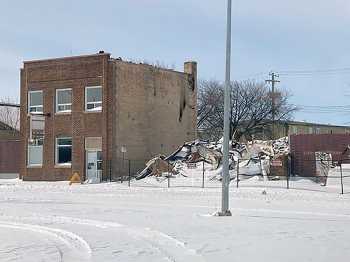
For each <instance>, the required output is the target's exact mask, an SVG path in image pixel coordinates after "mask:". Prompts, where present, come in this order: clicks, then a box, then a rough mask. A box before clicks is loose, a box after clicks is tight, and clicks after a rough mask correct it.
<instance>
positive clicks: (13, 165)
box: [0, 140, 23, 174]
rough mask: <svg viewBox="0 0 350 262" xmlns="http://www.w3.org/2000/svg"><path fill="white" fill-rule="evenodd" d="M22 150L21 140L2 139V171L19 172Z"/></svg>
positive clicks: (0, 166)
mask: <svg viewBox="0 0 350 262" xmlns="http://www.w3.org/2000/svg"><path fill="white" fill-rule="evenodd" d="M22 152H23V151H22V146H21V141H19V140H14V141H6V140H5V141H1V140H0V173H8V174H18V173H19V169H20V162H21V154H22Z"/></svg>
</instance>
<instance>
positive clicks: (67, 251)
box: [0, 221, 92, 262]
mask: <svg viewBox="0 0 350 262" xmlns="http://www.w3.org/2000/svg"><path fill="white" fill-rule="evenodd" d="M0 227H3V228H10V229H18V230H26V231H32V232H34V233H39V234H42V235H46V236H49V237H50V238H52V239H53V240H54V241H55V242H56V244H55V246H56V248H57V250H58V252H59V254H60V257H61V259H60V261H74V262H79V261H80V262H83V261H89V260H90V258H91V253H92V251H91V248H90V246H89V244H88V243H87V242H86V241H85V240H84V239H83V238H82V237H80V236H78V235H76V234H74V233H72V232H69V231H66V230H62V229H56V228H50V227H44V226H38V225H32V224H23V223H17V222H8V221H0ZM57 242H58V243H57Z"/></svg>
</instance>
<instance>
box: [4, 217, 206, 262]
mask: <svg viewBox="0 0 350 262" xmlns="http://www.w3.org/2000/svg"><path fill="white" fill-rule="evenodd" d="M6 218H7V219H21V220H28V221H35V222H38V221H41V222H44V223H61V224H62V223H66V224H76V225H83V226H90V227H96V228H101V229H109V228H118V229H121V230H124V231H125V232H126V234H128V235H130V236H131V237H133V238H136V239H139V240H142V241H145V242H146V243H148V244H150V245H151V247H152V248H154V249H156V250H158V251H159V252H161V253H162V254H163V255H164V256H165V258H166V259H167V260H168V261H174V262H175V261H176V262H181V261H191V262H204V261H205V260H204V258H203V257H202V256H201V255H199V254H198V253H197V252H196V250H194V249H189V248H187V247H186V244H185V243H183V242H181V241H179V240H177V239H175V238H173V237H171V236H169V235H167V234H165V233H163V232H160V231H157V230H152V229H150V228H137V227H130V226H127V225H123V224H119V223H116V222H108V221H99V220H91V219H80V218H74V217H65V216H46V217H44V216H31V217H17V218H15V217H8V216H6Z"/></svg>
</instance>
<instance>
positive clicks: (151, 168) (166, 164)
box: [136, 137, 289, 180]
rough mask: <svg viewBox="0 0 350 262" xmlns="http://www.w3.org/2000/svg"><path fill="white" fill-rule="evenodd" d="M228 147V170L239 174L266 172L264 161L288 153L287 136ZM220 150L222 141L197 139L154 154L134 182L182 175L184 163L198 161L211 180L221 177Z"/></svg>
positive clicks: (234, 142)
mask: <svg viewBox="0 0 350 262" xmlns="http://www.w3.org/2000/svg"><path fill="white" fill-rule="evenodd" d="M230 145H231V147H230V151H229V152H230V170H233V171H237V169H239V174H246V175H250V176H253V175H259V174H263V173H267V172H268V170H269V168H268V165H269V161H268V160H270V159H275V158H278V157H279V156H282V155H287V154H288V153H289V142H288V137H283V138H280V139H278V140H270V141H261V140H255V141H252V142H248V143H247V144H244V143H239V142H236V141H231V142H230ZM221 150H222V139H221V140H219V141H218V142H217V143H209V142H206V141H200V140H196V141H191V142H186V143H184V144H183V145H182V146H180V147H179V148H178V149H177V150H176V151H175V152H173V153H172V154H170V155H169V156H163V155H158V156H156V157H154V158H153V159H151V160H150V161H148V162H147V163H146V168H145V169H144V170H142V171H141V172H140V173H139V174H138V176H137V177H136V179H137V180H139V179H143V178H145V177H148V176H155V177H162V176H175V175H179V174H180V175H181V174H182V175H183V172H181V171H182V170H183V168H184V166H185V165H186V164H188V163H198V162H202V161H204V162H206V163H208V164H210V165H211V166H212V170H215V171H216V172H215V173H216V175H215V177H218V176H221V170H222V169H221V168H222V165H221V161H222V151H221ZM262 161H263V162H262ZM264 161H265V162H264ZM237 163H239V164H238V165H239V166H238V165H237ZM234 177H235V175H231V179H234Z"/></svg>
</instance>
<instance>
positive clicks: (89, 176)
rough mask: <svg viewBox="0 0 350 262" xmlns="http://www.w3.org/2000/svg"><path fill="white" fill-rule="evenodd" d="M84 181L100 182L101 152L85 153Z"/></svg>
mask: <svg viewBox="0 0 350 262" xmlns="http://www.w3.org/2000/svg"><path fill="white" fill-rule="evenodd" d="M86 180H87V182H88V183H100V182H101V181H102V152H101V151H86Z"/></svg>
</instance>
